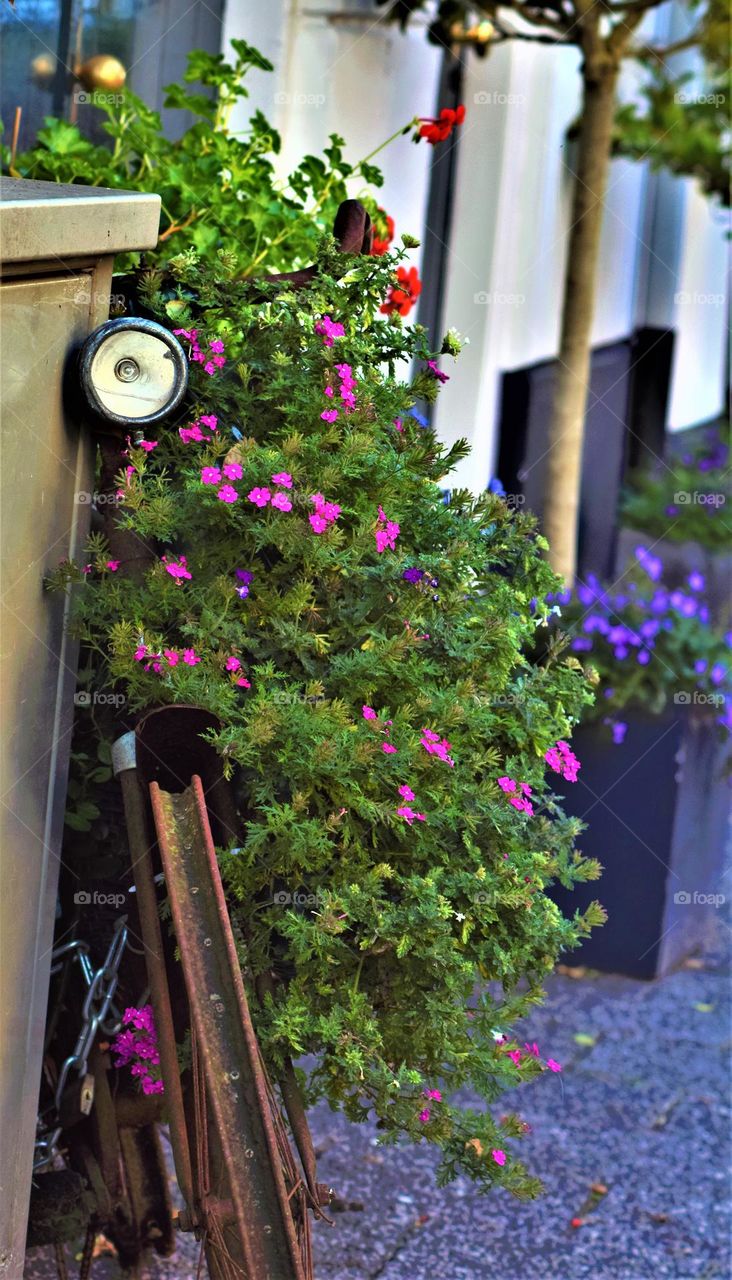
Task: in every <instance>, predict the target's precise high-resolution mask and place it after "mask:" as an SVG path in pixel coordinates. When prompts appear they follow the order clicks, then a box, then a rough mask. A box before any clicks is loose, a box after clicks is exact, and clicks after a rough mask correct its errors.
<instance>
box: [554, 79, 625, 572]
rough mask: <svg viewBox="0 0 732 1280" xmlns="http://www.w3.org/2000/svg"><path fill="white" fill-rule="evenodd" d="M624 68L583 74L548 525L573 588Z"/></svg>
mask: <svg viewBox="0 0 732 1280" xmlns="http://www.w3.org/2000/svg"><path fill="white" fill-rule="evenodd" d="M617 79H618V64H617V62H615V61H614V60H610V59H608V60H606V61H603V63H602V64H601V65H600V67H599V68H597V69H596V70H594V71H592V70H590V69H588V67H587V65H585V67H584V68H583V102H582V116H581V121H580V130H579V144H578V145H579V151H578V159H577V174H576V177H575V187H574V197H573V202H572V218H571V224H570V232H569V246H568V257H567V272H566V276H565V284H564V301H563V309H562V335H561V344H560V349H559V368H558V371H557V380H556V384H555V389H554V402H553V411H552V418H551V422H550V424H549V440H548V452H549V458H548V467H547V477H546V482H545V488H544V501H543V523H544V532H545V534H546V537H547V539H548V541H549V560H550V563H551V565H552V568H553V569H555V570H556V572H557V573H559V574H561V575H562V576H563V577H564V579H565V581H566V582H567V585H570V586H571V584H572V582H573V580H574V575H575V569H576V559H577V525H578V516H579V498H580V481H581V469H582V445H583V441H584V425H585V405H586V403H587V390H588V386H589V375H590V337H591V331H592V320H593V316H594V311H595V294H596V291H597V265H598V258H599V252H600V232H601V230H602V215H603V208H604V203H605V191H606V187H607V178H608V172H609V169H610V147H611V142H612V129H613V120H614V117H615V89H616V85H617Z"/></svg>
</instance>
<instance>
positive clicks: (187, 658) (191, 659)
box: [183, 649, 201, 667]
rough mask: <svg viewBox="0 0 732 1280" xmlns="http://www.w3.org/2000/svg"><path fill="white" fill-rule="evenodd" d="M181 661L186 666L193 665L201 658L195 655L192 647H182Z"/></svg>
mask: <svg viewBox="0 0 732 1280" xmlns="http://www.w3.org/2000/svg"><path fill="white" fill-rule="evenodd" d="M183 661H184V662H185V664H186V666H188V667H195V665H196V663H197V662H200V661H201V659H200V658H197V657H196V654H195V650H193V649H184V650H183Z"/></svg>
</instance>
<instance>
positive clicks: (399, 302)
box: [381, 267, 422, 316]
mask: <svg viewBox="0 0 732 1280" xmlns="http://www.w3.org/2000/svg"><path fill="white" fill-rule="evenodd" d="M396 281H397V282H396V284H392V285H390V286H389V293H388V296H387V299H386V302H384V303H382V306H381V310H382V311H383V312H384V314H385V315H387V316H390V315H391V314H392V312H393V311H398V312H399V315H400V316H408V315H409V312H410V311H411V310H412V307H413V306H414V304H415V302H416V301H417V298H418V297H419V295H420V293H421V292H422V281H421V280H420V278H419V272H418V271H417V268H416V267H410V268H409V270H407V268H406V267H398V268H397V273H396Z"/></svg>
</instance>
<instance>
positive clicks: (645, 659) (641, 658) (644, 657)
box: [636, 649, 651, 667]
mask: <svg viewBox="0 0 732 1280" xmlns="http://www.w3.org/2000/svg"><path fill="white" fill-rule="evenodd" d="M650 661H651V655H650V653H649V652H648V650H647V649H641V650H640V652H639V653H638V655H637V657H636V662H639V663H640V665H641V666H642V667H646V666H648V663H649V662H650Z"/></svg>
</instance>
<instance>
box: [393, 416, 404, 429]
mask: <svg viewBox="0 0 732 1280" xmlns="http://www.w3.org/2000/svg"><path fill="white" fill-rule="evenodd" d="M394 426H395V427H396V429H397V431H403V430H404V427H403V425H402V420H401V418H395V419H394Z"/></svg>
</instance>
